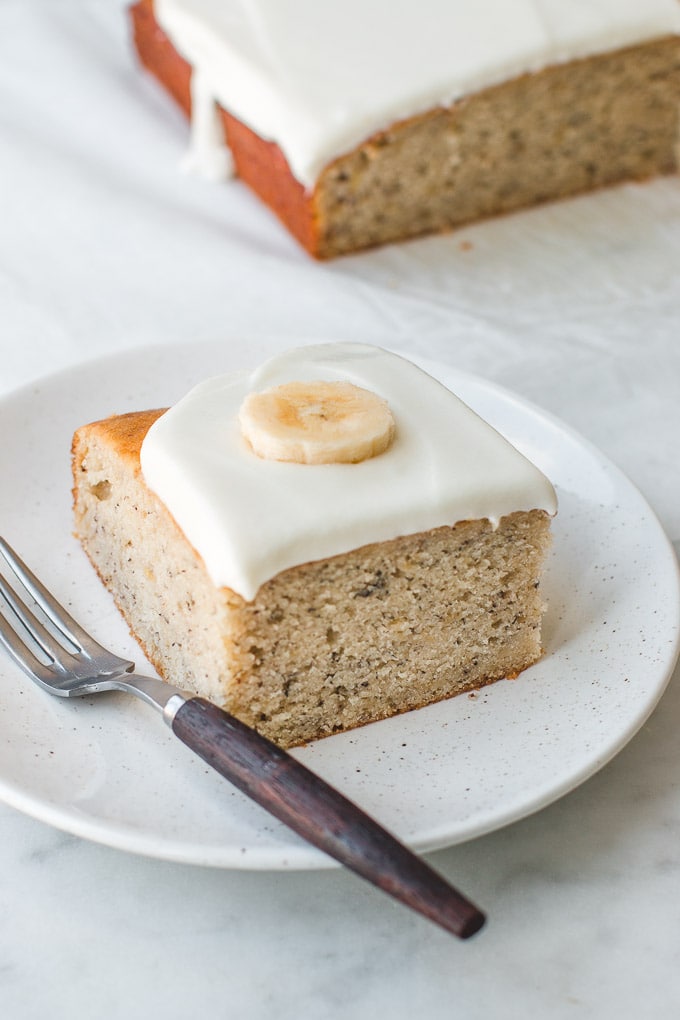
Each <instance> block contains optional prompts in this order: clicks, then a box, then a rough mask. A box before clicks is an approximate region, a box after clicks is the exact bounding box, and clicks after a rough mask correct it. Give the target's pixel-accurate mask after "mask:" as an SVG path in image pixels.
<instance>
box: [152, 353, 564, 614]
mask: <svg viewBox="0 0 680 1020" xmlns="http://www.w3.org/2000/svg"><path fill="white" fill-rule="evenodd" d="M319 381H322V382H343V383H351V384H353V386H355V387H360V388H361V389H362V390H368V391H370V392H371V393H373V394H375V395H376V396H377V397H379V398H381V400H382V401H383V402H386V404H387V406H388V407H389V411H390V414H391V415H392V417H393V419H394V425H395V428H394V434H393V436H392V437H391V438H390V442H389V445H388V446H387V448H386V449H384V450H383V452H380V453H377V454H376V455H370V456H367V457H366V458H365V459H363V460H361V461H360V462H359V463H312V464H310V463H295V462H290V461H288V462H286V461H280V460H274V459H267V458H265V457H262V456H258V455H257V454H256V453H255V452H254V450H253V448H252V446H251V445H250V443H249V442H248V440H247V439H246V438H245V437H244V434H243V432H242V429H241V424H240V421H239V411H240V410H241V407H242V405H243V403H244V400H245V398H246V397H247V396H248V395H249V394H252V393H259V392H262V391H265V390H268V389H270V388H272V387H278V386H281V385H283V384H286V383H290V382H319ZM141 464H142V471H143V474H144V479H145V482H146V484H147V485H148V486H149V488H150V489H151V490H153V491H154V492H155V493H156V494H157V495H158V497H159V498H160V499H161V500H162V502H163V503H164V504H165V505H166V507H167V508H168V510H169V511H170V513H171V514H172V515H173V517H174V518H175V520H176V521H177V523H178V525H179V526H180V528H181V529H182V531H183V532H184V534H185V536H186V538H187V540H188V541H189V542H190V543H191V545H192V546H193V547H194V549H195V550H196V551H197V552H198V553H199V555H200V556H201V557H202V559H203V561H204V563H205V565H206V569H207V570H208V573H209V575H210V577H211V578H212V580H213V582H214V583H215V584H216V585H217V586H219V587H222V586H224V587H227V588H231V589H232V591H235V592H237V593H238V594H240V595H241V596H242V597H243V598H245V599H246V600H251V599H253V598H254V596H255V594H256V593H257V590H258V588H259V587H260V586H261V585H262V584H263V583H264V582H265V581H267V580H269V579H270V578H272V577H274V576H275V575H276V574H278V573H279V572H280V571H282V570H285V569H287V568H289V567H293V566H297V565H299V564H302V563H306V562H309V561H311V560H319V559H325V558H326V557H329V556H335V555H338V554H340V553H344V552H349V551H350V550H352V549H355V548H358V547H360V546H362V545H367V544H369V543H372V542H381V541H386V540H389V539H391V538H397V537H398V536H400V535H407V534H416V533H418V532H421V531H427V530H429V529H431V528H436V527H440V526H444V525H453V524H455V523H457V522H458V521H462V520H475V519H479V518H487V519H489V520H490V521H491V522H492V523H494V524H496V523H497V522H498V520H499V519H500V518H501V517H503V516H505V515H506V514H509V513H513V512H514V511H517V510H533V509H540V510H545V511H547V512H548V513H550V514H553V513H554V512H555V511H556V506H557V504H556V498H555V492H554V490H553V487H552V485H551V484H550V482H549V481H548V479H547V478H546V477H545V476H544V475H543V474H542V473H541V472H540V471H539V470H538V468H536V467H535V466H534V465H533V464H531V463H530V462H529V461H528V460H527V459H526V458H525V457H524V456H523V455H522V454H520V453H519V452H518V451H517V450H516V449H515V448H514V447H513V446H511V445H510V443H508V442H507V441H506V440H505V439H504V438H503V437H502V436H500V435H499V433H498V432H496V431H495V430H494V429H493V428H492V427H491V426H490V425H488V424H486V423H485V422H483V421H482V419H481V418H479V417H478V416H477V415H476V414H475V413H474V412H473V411H472V410H470V408H468V407H467V406H466V405H465V404H464V403H462V401H460V400H459V399H458V398H457V397H456V396H454V394H452V393H451V392H450V391H449V390H448V389H446V387H444V386H443V385H441V383H439V382H437V381H436V380H435V379H433V378H432V377H431V376H430V375H428V374H427V373H426V372H423V371H422V370H421V369H419V368H417V367H416V366H415V365H413V364H412V363H411V362H410V361H407V360H406V359H404V358H401V357H399V356H397V355H395V354H391V353H388V352H387V351H384V350H382V349H380V348H378V347H372V346H366V345H363V344H350V343H330V344H320V345H312V346H309V347H301V348H297V349H295V350H292V351H289V352H287V353H285V354H282V355H279V356H277V357H274V358H272V359H271V360H270V361H268V362H266V363H265V364H264V365H263V366H262V367H261V368H259V369H257V370H256V371H254V372H252V373H247V372H239V373H235V374H231V375H224V376H218V377H216V378H213V379H209V380H207V381H206V382H203V383H201V384H200V385H199V386H197V387H195V388H194V389H193V390H192V391H191V392H190V393H189V394H188V395H187V396H186V397H184V398H183V399H182V400H180V401H179V403H178V404H176V405H175V406H174V407H173V408H171V409H170V410H169V411H167V412H166V413H165V414H164V415H163V416H162V417H161V418H159V419H158V421H157V422H156V423H155V424H154V425H152V427H151V428H150V430H149V432H148V433H147V436H146V438H145V440H144V443H143V445H142V451H141Z"/></svg>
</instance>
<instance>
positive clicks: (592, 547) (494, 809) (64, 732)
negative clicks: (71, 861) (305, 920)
mask: <svg viewBox="0 0 680 1020" xmlns="http://www.w3.org/2000/svg"><path fill="white" fill-rule="evenodd" d="M272 349H274V345H273V344H268V345H267V344H264V345H261V344H258V343H250V344H248V345H245V344H242V345H240V349H239V353H238V354H237V353H235V352H234V350H233V348H232V346H231V345H230V347H227V346H220V345H215V344H211V345H196V344H193V345H186V346H181V347H177V348H164V347H163V348H161V347H159V348H151V349H146V350H143V351H138V352H133V353H127V354H122V355H120V356H119V357H115V358H112V359H108V360H106V361H103V362H102V361H99V362H93V363H91V364H85V365H83V366H82V367H80V368H79V369H78V370H77V371H75V372H71V373H68V374H63V375H59V376H54V377H51V378H49V379H47V380H45V381H44V382H42V383H40V384H37V385H35V386H32V387H31V388H29V389H25V390H22V391H20V392H18V393H16V394H15V395H13V396H11V397H9V398H7V399H5V400H4V401H3V402H1V403H0V435H2V437H3V442H2V444H1V445H0V477H1V478H2V479H3V485H2V487H1V489H0V531H2V533H4V535H5V537H6V538H7V539H8V540H9V541H10V542H11V543H12V544H14V545H15V546H16V548H17V549H18V550H19V551H20V552H21V553H22V554H23V555H24V557H25V558H26V559H27V560H28V561H29V563H30V564H32V565H34V566H35V567H37V568H39V569H40V573H41V574H42V575H43V576H44V578H45V580H46V581H47V582H48V584H49V586H50V587H51V588H52V589H53V590H54V591H55V593H56V594H58V595H59V596H60V597H61V598H62V599H64V600H65V601H66V602H67V603H68V604H69V605H70V606H71V608H72V611H73V613H74V614H75V615H76V616H78V617H80V618H81V620H82V621H83V622H84V624H85V626H86V627H88V628H89V629H90V630H92V631H93V632H94V633H95V634H96V635H97V636H98V637H99V639H100V640H102V641H103V642H104V643H108V644H109V645H110V646H111V647H113V648H114V649H117V650H119V651H120V653H121V654H122V655H124V656H127V657H129V658H133V659H136V660H137V662H138V664H139V666H140V668H141V669H142V670H143V671H144V670H147V671H148V670H149V668H150V667H149V666H148V664H147V663H146V662H145V661H144V660H143V658H142V657H141V655H140V654H139V652H138V650H137V648H136V646H135V645H134V644H133V643H132V642H131V639H130V637H129V635H128V634H127V631H126V628H125V626H124V624H123V623H122V621H121V620H120V619H119V617H118V615H117V613H116V611H115V610H114V609H113V608H112V605H111V602H110V599H109V597H108V595H107V594H106V593H105V592H104V591H103V590H102V588H101V587H100V585H99V583H98V581H97V580H96V579H95V577H94V574H93V572H92V570H91V568H90V566H89V564H88V563H87V562H86V560H85V557H84V556H83V554H82V553H81V551H80V549H79V547H78V545H77V543H76V542H75V541H74V539H73V538H72V537H71V522H70V478H69V457H68V451H69V446H70V439H71V434H72V431H73V429H74V428H75V427H76V426H77V425H78V424H81V423H82V422H84V421H88V420H92V419H94V418H98V417H103V416H104V415H106V414H109V413H111V412H117V411H126V410H131V409H138V408H144V407H153V406H162V405H165V404H167V403H170V402H173V401H174V400H176V399H177V398H178V397H179V396H181V395H182V393H184V392H185V390H186V389H187V388H188V386H189V385H192V384H193V383H194V382H196V381H198V380H199V379H201V378H203V377H205V376H206V375H210V374H216V373H218V372H222V371H228V370H230V369H232V368H237V367H247V366H250V365H254V364H257V363H258V362H259V361H260V360H261V358H262V357H263V356H264V355H266V354H268V353H270V352H271V351H272ZM429 367H430V370H431V371H433V374H436V375H438V376H439V377H440V378H441V379H442V381H443V382H445V383H446V384H447V385H449V386H450V387H451V388H452V389H454V390H455V391H456V392H457V393H459V394H460V396H461V397H463V399H465V400H466V401H467V402H468V403H469V404H471V405H472V406H473V407H474V408H475V409H476V410H478V411H479V412H480V413H481V414H482V415H483V416H484V417H485V418H487V420H489V421H490V422H491V423H492V424H494V425H495V426H496V427H497V428H499V429H500V431H501V432H503V433H504V434H505V435H506V436H507V437H508V438H509V439H510V440H511V441H512V442H514V443H515V444H516V445H517V446H518V447H520V448H521V449H522V450H523V451H524V452H525V453H526V454H527V455H528V456H529V457H531V458H532V459H533V460H534V461H535V462H536V463H537V464H538V465H539V466H540V467H541V468H542V469H543V470H544V471H545V473H546V474H547V475H548V476H549V477H550V478H551V479H552V480H553V482H554V483H555V485H556V488H557V490H558V495H559V498H560V513H559V515H558V518H557V520H556V522H555V525H554V548H553V552H552V557H551V560H550V565H549V570H548V575H547V578H546V585H545V588H546V595H547V599H548V601H549V604H550V609H549V613H548V615H547V618H546V623H545V630H544V640H545V645H546V655H545V657H544V658H543V660H542V661H541V662H540V663H539V664H538V665H536V666H534V667H533V668H532V669H530V670H527V671H526V672H525V673H523V674H522V676H521V677H520V678H519V679H518V680H515V681H502V682H500V683H497V684H494V685H493V686H491V687H488V688H486V689H485V690H483V691H482V692H480V693H478V694H476V695H463V696H461V697H459V698H454V699H452V700H450V701H448V702H446V703H443V704H439V705H435V706H430V707H428V708H425V709H421V710H420V711H418V712H412V713H409V714H408V715H404V716H400V717H398V718H396V719H391V720H388V721H386V722H381V723H377V724H375V725H373V726H367V727H365V728H363V729H361V730H356V731H354V732H352V733H348V734H342V735H339V736H336V737H331V738H329V739H327V740H324V741H319V742H318V743H316V744H314V745H311V746H309V747H307V748H304V749H301V750H299V751H296V752H295V753H296V754H297V755H298V756H299V757H300V758H301V759H303V760H304V761H305V762H306V763H308V764H309V765H310V766H311V767H312V768H314V769H316V770H317V771H318V772H320V773H321V774H322V775H323V776H325V777H326V778H327V779H328V780H330V781H331V782H332V783H334V784H335V785H337V786H338V787H340V788H341V789H342V790H344V791H345V792H346V793H347V794H348V795H349V796H350V797H352V798H353V799H355V800H356V801H358V802H359V803H360V804H361V805H362V806H363V807H364V808H365V809H366V810H368V811H369V812H370V813H372V814H373V815H374V816H375V817H377V818H378V819H379V820H380V821H381V822H382V823H383V824H385V825H386V826H388V827H389V828H391V829H392V830H393V831H395V832H396V833H397V835H399V836H400V837H401V838H402V839H403V840H404V841H405V842H407V843H408V844H410V845H411V846H412V847H414V848H415V849H418V850H420V851H426V850H432V849H435V848H437V847H442V846H446V845H449V844H452V843H456V842H461V841H463V840H467V839H470V838H472V837H474V836H478V835H480V834H482V833H485V832H490V831H491V830H493V829H497V828H499V827H500V826H502V825H505V824H507V823H508V822H511V821H514V820H516V819H519V818H521V817H523V816H525V815H527V814H529V813H531V812H533V811H536V810H537V809H538V808H541V807H543V806H545V805H546V804H549V803H550V802H551V801H554V800H555V799H556V798H558V797H560V796H561V795H562V794H564V793H566V792H567V791H569V790H572V789H573V788H574V787H575V786H577V785H578V784H579V783H581V782H582V781H583V780H584V779H586V778H587V777H588V776H590V775H592V774H593V773H594V772H595V771H596V770H597V769H599V768H600V767H601V766H602V765H604V764H605V762H607V761H608V760H609V759H610V758H612V756H613V755H614V754H615V753H616V752H617V751H619V750H620V749H621V748H622V747H623V745H624V744H625V743H626V742H627V741H628V740H629V739H630V738H631V737H632V736H633V734H634V733H635V732H636V730H637V729H638V728H639V727H640V726H641V725H642V723H643V722H644V721H645V719H646V718H647V716H648V715H649V713H650V712H651V711H652V709H653V708H654V706H655V705H656V703H657V701H658V699H659V697H660V696H661V694H662V692H663V690H664V687H665V685H666V683H667V681H668V679H669V677H670V674H671V672H672V669H673V665H674V663H675V660H676V657H677V653H678V629H679V619H680V609H679V604H680V599H679V585H678V571H677V564H676V559H675V555H674V553H673V551H672V548H671V547H670V545H669V543H668V541H667V539H666V537H665V535H664V533H663V531H662V529H661V527H660V526H659V524H658V522H657V520H656V518H655V517H654V515H653V513H652V511H651V510H650V508H649V506H648V505H647V504H646V503H645V501H644V499H643V498H642V496H641V495H640V494H639V493H638V492H637V490H636V489H635V488H634V487H633V486H632V485H631V484H630V482H628V481H627V479H626V478H624V477H623V476H622V475H621V473H620V472H619V471H618V470H617V469H616V468H614V467H613V466H612V465H611V464H610V463H609V462H608V461H607V460H606V459H605V458H604V457H603V456H602V455H601V454H600V453H598V451H597V450H595V449H593V448H592V447H591V446H589V445H588V444H587V443H585V442H584V441H583V440H582V439H580V438H579V437H578V436H576V435H574V434H573V433H572V432H570V431H569V430H568V429H566V428H565V427H564V426H563V425H561V424H560V423H559V422H558V421H556V420H554V419H553V418H551V417H549V416H548V415H545V414H543V413H542V412H541V411H538V410H537V409H536V408H534V407H530V406H527V405H526V404H525V403H524V402H523V401H522V400H520V399H518V398H517V397H514V396H512V395H511V394H509V393H507V392H505V391H503V390H500V389H498V388H497V387H495V386H492V385H489V384H488V383H486V382H484V381H482V380H480V379H477V378H473V377H471V376H467V375H461V374H459V373H457V372H455V371H454V370H452V369H450V368H446V367H444V366H441V365H440V366H429ZM9 480H11V483H10V481H9ZM177 682H178V684H180V685H181V677H178V678H177ZM0 798H2V799H3V800H4V801H5V802H6V803H8V804H10V805H13V806H14V807H16V808H18V809H19V810H21V811H24V812H26V813H27V814H30V815H32V816H34V817H36V818H39V819H42V820H43V821H45V822H48V823H51V824H53V825H55V826H58V827H60V828H62V829H65V830H67V831H69V832H72V833H76V834H78V835H80V836H83V837H86V838H88V839H93V840H97V841H100V842H102V843H106V844H109V845H110V846H114V847H119V848H121V849H126V850H130V851H134V852H136V853H143V854H148V855H151V856H156V857H162V858H167V859H170V860H176V861H184V862H189V863H194V864H205V865H214V866H220V867H239V868H286V867H289V868H320V867H326V866H328V865H330V864H331V863H332V862H331V861H329V860H328V859H327V858H326V857H325V856H324V855H323V854H321V853H320V852H318V851H316V850H314V849H313V848H311V847H308V846H307V845H306V844H304V843H303V842H302V841H301V840H300V839H298V838H297V837H296V836H294V835H293V834H292V833H290V832H289V831H288V830H287V829H285V828H284V827H283V826H281V825H279V823H277V822H276V821H274V820H273V819H271V818H270V817H269V816H268V815H266V814H265V813H264V812H263V811H261V810H260V809H259V808H258V807H257V806H255V805H254V804H252V803H251V802H250V801H248V800H247V799H246V798H244V797H243V796H242V795H241V794H239V793H238V792H236V791H235V790H233V789H232V788H231V787H230V786H229V785H228V784H227V783H226V782H224V781H223V780H221V779H220V778H219V777H218V776H216V775H215V774H213V773H212V772H211V771H210V770H209V769H207V768H206V766H205V765H204V764H203V763H202V762H200V761H199V760H198V759H197V758H194V757H193V756H192V755H191V753H190V752H189V751H188V750H187V749H186V748H185V747H184V746H183V745H181V744H180V743H179V741H177V740H176V739H175V738H174V737H173V736H172V734H171V733H170V731H169V730H168V729H167V728H166V727H165V726H164V725H163V723H162V722H161V720H160V718H159V717H158V716H157V715H156V714H155V713H154V712H153V711H152V710H150V709H149V708H147V707H146V706H144V705H142V704H141V703H139V702H137V701H135V700H134V699H132V698H129V697H126V696H124V695H110V696H105V697H99V698H97V699H87V700H75V701H62V700H61V699H57V698H53V697H50V696H49V695H47V694H45V693H43V692H42V691H41V690H39V689H38V688H37V687H35V686H34V685H32V684H31V682H30V681H29V680H27V679H25V677H24V676H23V674H22V673H20V672H19V671H18V670H17V669H16V668H15V667H14V666H13V665H12V664H11V663H10V662H9V661H6V660H5V659H0Z"/></svg>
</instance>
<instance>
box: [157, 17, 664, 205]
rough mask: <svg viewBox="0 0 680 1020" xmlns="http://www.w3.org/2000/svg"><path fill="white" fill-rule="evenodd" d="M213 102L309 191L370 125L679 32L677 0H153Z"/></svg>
mask: <svg viewBox="0 0 680 1020" xmlns="http://www.w3.org/2000/svg"><path fill="white" fill-rule="evenodd" d="M154 7H155V10H156V15H157V18H158V20H159V22H160V24H161V25H162V26H163V28H164V29H165V31H166V32H167V34H168V35H169V36H170V38H171V39H172V41H173V43H174V45H175V47H176V49H177V50H178V51H179V52H180V53H181V54H182V55H183V56H185V57H186V59H187V60H188V61H189V63H190V64H192V66H193V67H194V68H197V69H199V70H200V73H201V75H202V76H203V77H204V78H205V80H206V81H207V82H209V83H210V92H211V93H212V95H213V96H214V97H215V99H216V100H217V101H218V102H219V103H220V104H221V105H222V106H223V107H224V108H225V109H227V110H229V111H230V112H231V113H233V114H234V115H235V116H236V117H238V118H239V119H240V120H242V121H244V122H245V123H246V124H247V125H249V126H250V127H251V128H252V129H253V130H254V131H256V132H257V133H258V134H259V135H261V136H262V137H263V138H267V139H270V140H274V141H276V142H277V143H278V145H279V146H280V148H281V149H282V150H283V152H284V153H285V155H286V158H287V160H288V163H289V165H290V166H291V169H292V170H293V173H294V174H295V176H296V177H297V178H298V180H300V181H302V182H303V183H304V184H305V185H306V186H308V187H311V186H312V185H313V184H314V181H315V180H316V178H317V177H318V175H319V172H320V171H321V169H322V168H323V167H324V166H325V165H326V164H327V163H329V162H330V161H331V160H333V159H334V158H336V157H337V156H340V155H342V154H343V153H344V152H348V151H349V150H351V149H353V148H354V147H355V146H356V145H358V144H360V143H361V142H362V141H364V140H365V139H366V138H368V137H369V136H370V135H372V134H373V133H374V132H376V131H379V130H381V129H383V128H385V127H388V126H389V125H390V124H391V123H393V122H394V121H396V120H400V119H403V118H405V117H410V116H413V115H414V114H417V113H421V112H423V111H425V110H428V109H431V108H433V107H436V106H440V105H448V104H450V103H451V102H453V101H454V100H456V99H458V98H460V97H461V96H464V95H466V94H469V93H471V92H475V91H477V90H478V89H480V88H484V87H486V86H489V85H493V84H496V83H499V82H502V81H506V80H508V79H509V78H512V77H514V76H516V75H518V74H522V73H524V72H527V71H535V70H539V69H540V68H542V67H545V66H547V65H549V64H553V63H557V62H562V61H565V60H571V59H575V58H578V57H585V56H590V55H592V54H595V53H600V52H606V51H608V50H613V49H617V48H619V47H622V46H627V45H632V44H634V43H637V42H642V41H645V40H647V39H652V38H655V37H658V36H663V35H669V34H675V33H680V5H679V4H678V2H677V0H419V2H417V3H410V2H400V0H342V2H335V3H324V2H323V0H154Z"/></svg>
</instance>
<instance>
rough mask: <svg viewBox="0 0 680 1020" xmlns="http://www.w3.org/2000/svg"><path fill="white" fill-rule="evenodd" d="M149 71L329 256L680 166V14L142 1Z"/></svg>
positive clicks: (552, 7)
mask: <svg viewBox="0 0 680 1020" xmlns="http://www.w3.org/2000/svg"><path fill="white" fill-rule="evenodd" d="M132 20H133V26H134V40H135V45H136V49H137V53H138V55H139V59H140V60H141V63H142V64H143V65H144V66H145V67H146V68H148V69H149V70H150V71H151V72H152V74H153V75H155V77H156V78H158V79H159V80H160V82H161V83H162V84H163V85H164V87H165V88H166V89H167V90H168V91H169V92H170V93H171V95H172V96H174V98H175V99H176V100H177V101H178V102H179V103H180V105H181V106H182V108H183V109H184V110H185V112H186V113H187V114H190V115H191V119H192V129H191V146H190V158H189V165H191V166H193V168H194V169H196V170H198V172H203V173H205V174H206V175H209V176H214V177H219V176H225V175H226V174H227V172H228V167H230V168H231V171H232V172H235V173H236V175H237V176H238V177H240V178H241V179H242V180H243V181H244V182H245V183H246V184H247V185H249V186H250V187H251V188H252V189H253V190H254V191H255V192H256V194H257V195H259V196H260V198H261V199H263V200H264V202H265V203H267V205H269V206H270V207H271V208H272V209H273V210H274V212H275V213H276V214H277V215H278V216H279V218H280V219H281V220H282V221H283V223H284V224H285V225H286V226H287V227H288V229H289V230H290V231H291V232H292V234H293V235H294V236H295V237H296V238H297V239H298V240H299V241H300V243H301V244H302V245H303V246H304V247H305V248H306V249H307V250H308V251H309V252H310V253H311V254H313V255H314V256H316V257H318V258H330V257H333V256H336V255H340V254H343V253H347V252H352V251H357V250H359V249H362V248H366V247H370V246H373V245H378V244H383V243H385V242H389V241H395V240H400V239H403V238H406V237H411V236H414V235H418V234H424V233H431V232H435V231H442V230H446V229H449V228H452V227H455V226H457V225H460V224H463V223H468V222H470V221H474V220H478V219H480V218H483V217H486V216H490V215H494V214H498V213H503V212H508V211H510V210H514V209H518V208H520V207H525V206H530V205H534V204H536V203H540V202H544V201H547V200H551V199H557V198H561V197H565V196H568V195H574V194H576V193H579V192H584V191H588V190H591V189H594V188H598V187H602V186H604V185H609V184H613V183H615V182H619V181H625V180H639V179H644V178H647V177H650V176H653V175H658V174H669V173H673V172H676V171H677V169H678V159H679V153H680V144H679V142H680V138H679V130H680V129H679V118H678V107H679V105H680V2H679V0H644V3H640V0H588V2H586V3H578V4H575V3H569V2H556V0H476V2H475V3H470V2H467V0H421V2H420V3H417V4H415V3H413V4H408V3H402V4H393V5H391V6H389V5H387V6H386V5H385V4H382V3H376V2H375V0H343V3H341V4H323V3H318V0H257V2H255V3H248V4H243V3H240V2H239V0H139V2H137V3H135V4H134V6H133V7H132Z"/></svg>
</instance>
